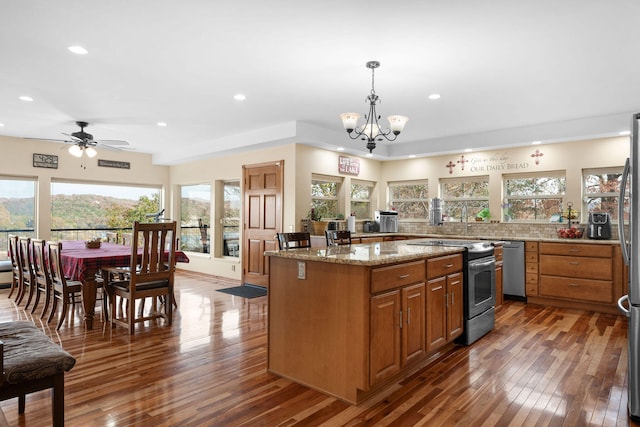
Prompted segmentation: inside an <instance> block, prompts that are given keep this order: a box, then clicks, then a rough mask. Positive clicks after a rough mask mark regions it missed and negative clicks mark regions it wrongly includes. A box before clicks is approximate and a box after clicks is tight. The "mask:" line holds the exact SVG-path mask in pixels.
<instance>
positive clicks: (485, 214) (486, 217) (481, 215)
mask: <svg viewBox="0 0 640 427" xmlns="http://www.w3.org/2000/svg"><path fill="white" fill-rule="evenodd" d="M476 218H480V221H484V222H487V221H489V218H491V214H490V213H489V208H484V209H482V210H481V211H480V212H478V213H477V214H476Z"/></svg>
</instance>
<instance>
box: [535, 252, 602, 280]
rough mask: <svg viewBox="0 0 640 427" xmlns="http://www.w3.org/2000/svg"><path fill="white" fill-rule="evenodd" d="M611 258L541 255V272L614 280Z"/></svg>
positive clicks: (550, 274)
mask: <svg viewBox="0 0 640 427" xmlns="http://www.w3.org/2000/svg"><path fill="white" fill-rule="evenodd" d="M611 264H612V263H611V259H609V258H593V257H571V256H559V255H540V274H541V275H543V274H544V275H549V276H563V277H576V278H582V279H597V280H612V279H613V271H612V265H611Z"/></svg>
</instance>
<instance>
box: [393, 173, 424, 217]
mask: <svg viewBox="0 0 640 427" xmlns="http://www.w3.org/2000/svg"><path fill="white" fill-rule="evenodd" d="M389 202H390V204H391V206H393V208H394V209H395V210H396V211H398V217H399V218H400V219H428V218H429V183H428V182H427V181H402V182H390V183H389Z"/></svg>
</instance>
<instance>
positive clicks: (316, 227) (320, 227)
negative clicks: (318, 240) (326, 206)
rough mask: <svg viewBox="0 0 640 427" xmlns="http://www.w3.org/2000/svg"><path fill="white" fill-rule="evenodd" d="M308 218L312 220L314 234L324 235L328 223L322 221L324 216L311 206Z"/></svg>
mask: <svg viewBox="0 0 640 427" xmlns="http://www.w3.org/2000/svg"><path fill="white" fill-rule="evenodd" d="M307 218H308V219H310V220H311V225H312V226H313V234H315V235H318V236H324V230H325V229H326V228H327V224H326V223H325V222H322V221H320V220H321V219H322V217H321V216H320V214H318V212H317V211H316V209H315V208H311V210H310V211H309V215H307Z"/></svg>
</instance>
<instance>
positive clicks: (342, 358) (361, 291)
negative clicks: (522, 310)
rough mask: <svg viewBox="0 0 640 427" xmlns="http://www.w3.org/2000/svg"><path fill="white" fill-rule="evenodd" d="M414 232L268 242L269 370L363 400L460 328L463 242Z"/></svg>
mask: <svg viewBox="0 0 640 427" xmlns="http://www.w3.org/2000/svg"><path fill="white" fill-rule="evenodd" d="M407 242H408V241H395V242H379V243H370V244H352V245H345V246H336V247H327V248H306V249H290V250H283V251H268V252H265V255H267V256H268V260H269V292H268V299H269V303H268V310H269V314H268V370H269V371H270V372H272V373H275V374H278V375H280V376H283V377H286V378H289V379H291V380H293V381H295V382H298V383H300V384H304V385H306V386H308V387H310V388H313V389H316V390H320V391H323V392H325V393H327V394H330V395H332V396H335V397H338V398H340V399H342V400H344V401H346V402H349V403H352V404H358V403H360V402H362V401H363V400H365V399H367V398H368V397H370V396H371V395H372V394H375V393H377V392H381V391H382V390H384V389H386V388H388V387H389V385H390V384H391V383H392V382H393V381H397V380H399V379H401V378H403V377H406V376H407V375H409V374H410V373H412V372H413V371H415V370H416V369H418V368H419V367H421V366H424V365H425V364H426V363H428V362H429V361H430V360H432V359H433V357H435V355H437V354H438V353H439V352H440V351H442V350H443V348H445V347H447V344H451V345H452V341H453V338H455V337H457V336H459V335H460V334H461V333H462V326H461V325H462V268H463V266H462V262H463V261H462V252H463V250H464V249H462V248H455V247H442V246H420V245H411V244H408V243H407Z"/></svg>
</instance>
